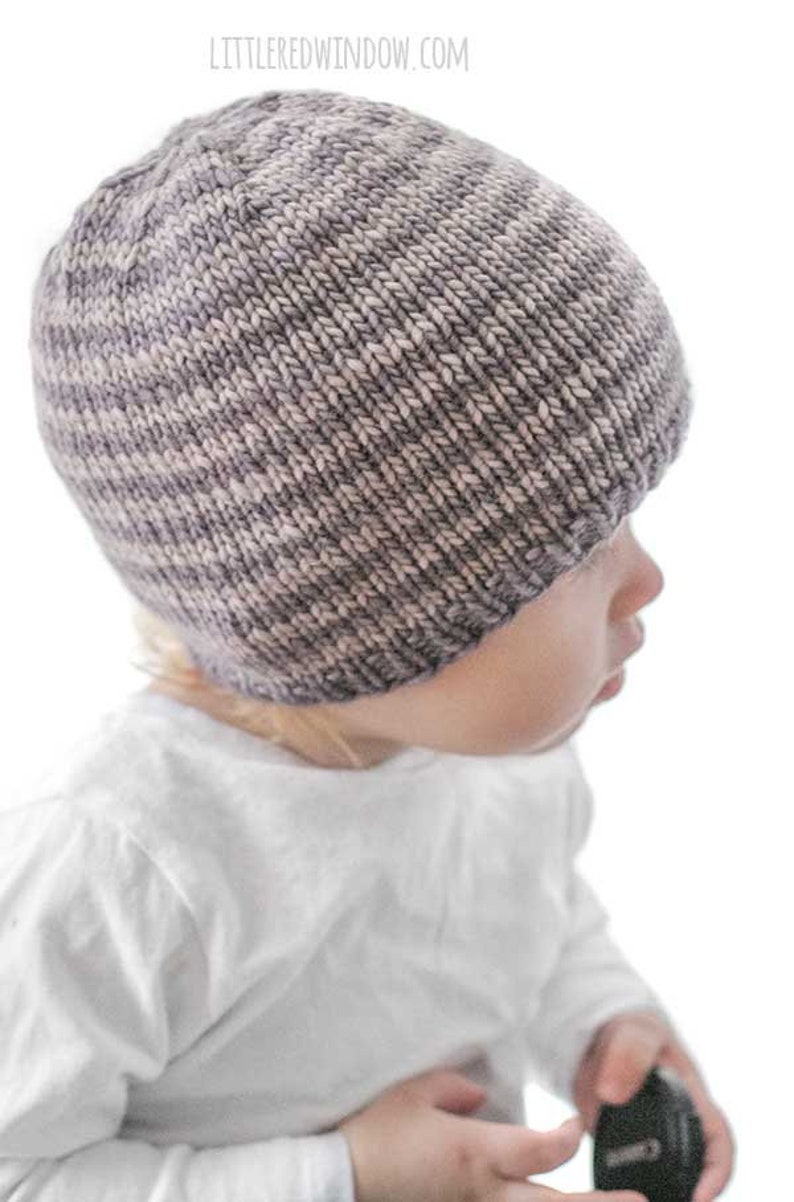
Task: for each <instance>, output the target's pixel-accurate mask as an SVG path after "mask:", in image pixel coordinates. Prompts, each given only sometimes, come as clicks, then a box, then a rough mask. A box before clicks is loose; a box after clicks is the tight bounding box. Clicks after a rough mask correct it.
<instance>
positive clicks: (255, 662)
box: [30, 89, 691, 704]
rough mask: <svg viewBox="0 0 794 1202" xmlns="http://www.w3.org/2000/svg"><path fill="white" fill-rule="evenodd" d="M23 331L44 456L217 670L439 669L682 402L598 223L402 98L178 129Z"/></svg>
mask: <svg viewBox="0 0 794 1202" xmlns="http://www.w3.org/2000/svg"><path fill="white" fill-rule="evenodd" d="M30 349H31V355H32V362H33V378H34V386H35V394H36V408H37V420H38V427H39V430H40V433H41V435H42V438H43V440H44V443H45V446H46V448H47V451H48V454H49V456H50V458H51V460H52V462H53V464H54V467H55V469H56V471H57V472H58V474H59V476H60V477H61V478H62V480H63V481H64V483H65V485H66V487H67V489H68V490H69V492H70V493H71V495H72V497H73V498H74V501H75V502H76V504H77V506H78V507H79V509H80V510H81V511H82V513H83V514H84V516H85V517H86V519H87V521H88V522H89V524H90V526H91V528H92V531H93V534H94V536H95V537H96V539H97V540H98V543H99V545H100V547H101V548H102V550H103V552H104V554H105V555H106V556H107V558H108V560H109V561H110V563H111V564H112V565H113V567H114V569H115V571H116V572H117V573H118V574H119V576H120V577H121V578H122V580H123V581H124V582H125V583H126V585H127V587H128V589H129V590H130V592H131V593H132V594H133V595H134V596H135V597H136V598H137V599H138V600H139V601H140V602H141V603H142V604H143V605H144V606H146V607H147V608H148V609H150V610H152V611H153V612H154V613H156V614H158V615H159V616H160V617H161V618H163V619H165V620H166V621H167V622H168V623H169V624H170V625H171V626H172V627H173V628H174V629H175V630H176V632H177V633H178V634H179V636H180V637H181V639H182V641H183V643H184V645H185V646H186V648H187V650H188V652H189V654H190V656H191V658H192V659H193V661H194V663H195V664H196V665H197V666H198V667H199V668H200V669H201V670H202V671H203V672H204V674H205V676H206V677H208V678H209V679H210V680H212V681H214V682H215V683H216V684H218V685H221V686H222V687H226V688H230V689H233V690H235V691H237V692H239V693H243V694H245V695H247V696H249V697H252V698H258V699H261V700H270V701H277V702H282V703H286V704H314V703H320V702H333V701H345V700H348V699H351V698H354V697H357V696H362V695H367V694H375V693H381V692H385V691H386V690H388V689H390V688H392V687H394V686H397V685H401V684H405V683H407V682H409V681H419V680H423V679H426V678H428V677H430V676H432V675H433V674H434V673H435V672H437V671H438V670H439V669H440V668H441V667H443V666H444V665H445V664H448V663H450V662H451V661H453V660H455V659H457V658H458V657H459V656H461V655H462V654H463V653H464V652H466V651H468V650H470V649H472V648H473V647H474V646H476V644H477V643H478V642H479V641H480V640H481V639H482V638H483V636H484V635H485V634H486V633H487V632H488V631H490V630H492V629H494V628H495V627H498V626H501V625H502V624H503V623H505V622H507V621H508V620H509V619H510V618H511V617H512V616H513V615H514V614H515V613H516V611H517V610H518V609H519V607H521V606H523V605H525V604H526V603H527V602H529V601H531V600H533V598H536V597H538V596H539V595H540V594H541V593H542V592H544V590H545V589H547V588H548V587H549V585H550V584H551V583H552V582H553V581H554V580H555V579H556V578H557V577H558V576H560V574H561V573H563V572H566V571H568V570H569V569H571V568H573V567H574V566H575V565H576V564H578V563H579V562H581V561H582V560H583V559H584V558H585V557H586V556H587V555H588V553H589V552H590V551H591V549H592V548H593V547H594V546H595V545H596V544H597V543H598V542H600V541H601V540H602V539H604V538H605V537H607V536H609V535H610V534H611V533H612V531H613V530H614V529H615V528H616V527H617V526H618V524H619V523H620V522H621V521H622V519H623V518H624V517H625V516H626V515H627V514H628V513H630V512H631V511H632V510H633V509H635V508H636V506H637V505H638V504H639V503H640V501H641V500H642V498H643V497H644V496H645V494H646V493H647V492H648V490H649V489H652V488H654V487H655V486H656V485H657V483H658V482H659V480H660V479H661V477H662V475H663V473H664V472H665V470H666V468H667V467H668V465H669V464H670V463H671V462H672V460H673V459H674V457H675V456H676V455H677V453H678V451H679V448H680V447H681V444H682V442H683V439H684V437H685V433H686V430H687V426H688V421H689V415H690V405H691V402H690V388H689V380H688V378H687V374H686V368H685V365H684V362H683V357H682V351H681V348H680V345H679V341H678V338H677V336H676V333H675V330H674V327H673V324H672V321H671V318H670V316H669V313H668V311H667V309H666V307H665V304H664V302H663V300H662V298H661V296H660V294H659V292H658V291H657V289H656V287H655V285H654V284H653V282H652V281H651V280H650V279H649V277H648V274H647V273H646V271H645V269H644V268H643V266H642V265H641V263H640V262H639V261H638V260H637V258H636V257H635V255H634V254H633V253H632V252H631V251H630V250H629V249H628V248H627V246H626V245H625V243H624V242H623V241H622V240H621V239H620V238H619V236H618V235H617V234H616V233H615V231H614V230H613V229H612V227H611V226H610V225H608V224H607V223H606V222H605V221H604V220H603V219H602V218H600V217H599V216H598V215H597V214H595V213H594V212H592V211H591V210H590V209H588V208H587V207H585V206H584V205H583V204H582V203H581V202H580V201H578V200H577V199H576V198H575V197H573V196H572V195H570V193H568V192H567V191H565V190H564V189H563V188H562V187H560V186H559V185H558V184H555V183H553V182H551V181H550V180H549V179H546V178H545V177H544V176H542V175H539V174H538V173H537V172H536V171H534V170H533V169H532V168H531V167H528V166H527V165H526V164H525V163H523V162H521V161H520V160H518V159H516V158H514V157H512V156H510V155H508V154H505V153H504V152H502V151H500V150H498V149H496V148H495V147H493V146H491V145H489V144H487V143H485V142H482V141H479V140H477V139H475V138H473V137H470V136H467V135H466V134H464V133H463V132H461V131H459V130H456V129H452V128H449V127H448V126H446V125H443V124H441V123H440V122H438V121H435V120H432V119H430V118H428V117H425V116H422V115H420V114H418V113H416V112H413V111H410V110H408V109H406V108H402V107H398V106H396V105H392V104H387V103H384V102H380V101H372V100H368V99H366V98H364V97H358V96H350V95H346V94H343V93H339V92H328V91H322V90H319V89H311V90H293V91H270V92H265V93H263V94H261V95H258V96H253V97H250V98H245V99H242V100H239V101H236V102H234V103H231V104H227V105H225V106H223V107H221V108H219V109H217V110H216V111H214V112H211V113H207V114H205V115H202V116H197V117H194V118H191V119H189V120H186V121H183V122H182V123H181V124H179V125H176V126H175V127H174V128H172V129H171V131H170V132H169V133H168V134H167V136H166V137H165V138H164V140H163V141H162V143H161V144H160V146H158V147H157V148H156V149H155V150H153V151H151V152H150V153H149V154H146V155H144V157H143V158H141V159H139V160H138V161H137V162H135V163H133V164H132V165H131V166H128V167H125V168H123V169H121V170H119V171H117V172H116V173H115V174H114V175H111V176H109V177H108V178H106V179H105V180H104V181H103V182H102V183H100V184H99V186H98V187H97V188H96V190H95V191H94V192H93V194H92V195H91V196H90V197H89V198H88V199H87V200H86V201H85V202H84V203H83V204H82V205H80V206H79V207H78V208H77V209H76V210H75V212H74V215H73V218H72V221H71V224H70V225H69V228H68V229H67V230H66V232H65V233H64V234H63V236H62V237H61V239H60V240H59V241H58V242H57V244H56V245H54V246H53V247H52V248H51V249H50V251H49V252H48V254H47V255H46V257H45V259H44V262H43V265H42V267H41V271H40V274H39V277H38V279H37V281H36V285H35V290H34V294H33V314H32V325H31V339H30Z"/></svg>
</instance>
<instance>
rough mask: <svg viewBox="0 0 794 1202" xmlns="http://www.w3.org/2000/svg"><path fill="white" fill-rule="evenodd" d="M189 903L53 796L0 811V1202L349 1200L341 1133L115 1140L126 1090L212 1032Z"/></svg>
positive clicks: (138, 850) (115, 837) (129, 848)
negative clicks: (239, 1139) (244, 1139)
mask: <svg viewBox="0 0 794 1202" xmlns="http://www.w3.org/2000/svg"><path fill="white" fill-rule="evenodd" d="M207 980H208V975H207V962H206V959H205V956H204V951H203V947H202V945H201V942H200V940H199V937H198V933H197V931H196V928H195V925H194V922H193V918H192V915H191V913H190V911H189V910H188V908H187V906H186V904H185V902H184V901H183V900H182V898H181V895H180V894H179V893H178V891H177V889H176V887H175V886H173V885H172V884H171V883H170V881H169V880H168V878H167V877H166V876H165V875H164V874H163V873H162V871H161V870H160V869H159V868H158V867H157V866H156V865H155V864H154V862H153V861H152V860H151V858H150V857H149V855H148V854H147V853H146V851H145V850H144V849H143V848H142V847H141V846H140V845H139V844H138V843H137V842H136V841H135V839H134V838H133V837H132V836H131V835H130V834H128V833H127V832H125V831H124V830H122V829H120V828H119V827H118V826H117V825H115V824H113V823H110V822H107V821H104V820H103V819H102V818H101V817H97V816H96V815H94V814H93V813H88V812H86V813H82V812H81V811H80V810H79V809H78V808H76V807H75V806H72V805H67V804H63V803H62V802H61V799H59V798H46V799H42V800H41V801H37V802H34V803H32V804H27V805H24V806H20V807H16V808H14V809H10V810H6V811H4V812H2V813H0V981H2V989H0V1024H1V1025H2V1031H3V1038H2V1040H0V1202H12V1200H13V1202H63V1199H65V1198H75V1199H76V1198H79V1199H80V1202H161V1200H162V1199H164V1198H167V1199H168V1202H262V1200H263V1199H264V1198H267V1199H268V1202H282V1200H283V1202H287V1199H289V1202H354V1183H353V1173H352V1163H351V1159H350V1152H349V1145H348V1143H347V1140H346V1138H345V1136H344V1134H343V1133H342V1132H339V1131H331V1132H326V1133H323V1134H320V1135H309V1136H305V1137H295V1138H292V1137H281V1138H275V1139H266V1140H262V1141H259V1142H256V1143H247V1144H237V1145H231V1146H222V1147H214V1148H201V1149H194V1148H192V1147H190V1146H189V1145H187V1144H176V1145H171V1146H155V1145H151V1144H148V1143H144V1142H142V1141H139V1140H130V1139H124V1138H118V1133H119V1131H120V1129H121V1126H122V1123H123V1119H124V1114H125V1111H126V1103H127V1094H128V1089H129V1086H130V1084H131V1083H133V1082H143V1081H151V1080H153V1079H155V1078H156V1077H157V1076H159V1075H160V1074H161V1073H162V1072H163V1070H164V1069H165V1067H166V1065H167V1063H168V1061H169V1059H171V1058H172V1057H173V1056H176V1055H178V1054H179V1053H180V1051H182V1050H184V1049H185V1048H186V1047H187V1046H189V1044H190V1043H191V1042H192V1040H194V1039H195V1038H197V1036H198V1035H199V1034H200V1033H201V1031H202V1030H204V1029H206V1027H207V1026H209V1025H211V1022H212V1016H210V1015H209V1014H208V1013H207V1000H206V999H207V996H208V989H207Z"/></svg>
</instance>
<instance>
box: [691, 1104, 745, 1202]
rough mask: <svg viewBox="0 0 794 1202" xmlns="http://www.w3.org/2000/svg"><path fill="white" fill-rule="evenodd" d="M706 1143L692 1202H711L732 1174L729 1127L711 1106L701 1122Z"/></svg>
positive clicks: (731, 1148)
mask: <svg viewBox="0 0 794 1202" xmlns="http://www.w3.org/2000/svg"><path fill="white" fill-rule="evenodd" d="M703 1134H704V1137H705V1141H706V1152H705V1158H704V1160H705V1164H704V1168H703V1172H702V1173H701V1175H700V1178H699V1180H698V1183H697V1186H696V1187H695V1191H694V1193H693V1195H692V1202H712V1199H714V1198H716V1197H717V1195H718V1194H721V1193H722V1191H723V1190H724V1189H725V1186H726V1185H727V1184H728V1181H729V1180H730V1177H731V1174H732V1172H733V1160H734V1153H735V1145H734V1140H733V1136H732V1134H731V1129H730V1126H729V1125H728V1121H727V1119H726V1118H725V1116H724V1115H723V1114H722V1111H720V1110H718V1109H717V1107H715V1106H711V1107H710V1112H709V1114H708V1115H707V1117H706V1119H705V1120H704V1122H703Z"/></svg>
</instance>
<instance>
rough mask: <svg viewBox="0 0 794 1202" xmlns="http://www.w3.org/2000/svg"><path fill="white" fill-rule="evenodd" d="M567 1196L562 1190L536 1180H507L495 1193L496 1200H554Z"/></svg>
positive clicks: (540, 1201)
mask: <svg viewBox="0 0 794 1202" xmlns="http://www.w3.org/2000/svg"><path fill="white" fill-rule="evenodd" d="M562 1197H566V1198H567V1195H564V1194H563V1192H562V1190H559V1189H552V1188H551V1186H550V1185H540V1184H539V1183H537V1182H535V1181H505V1182H503V1184H502V1185H501V1186H499V1187H498V1188H497V1190H496V1193H495V1194H494V1202H545V1200H546V1199H547V1198H548V1199H549V1202H554V1199H555V1198H562Z"/></svg>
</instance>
